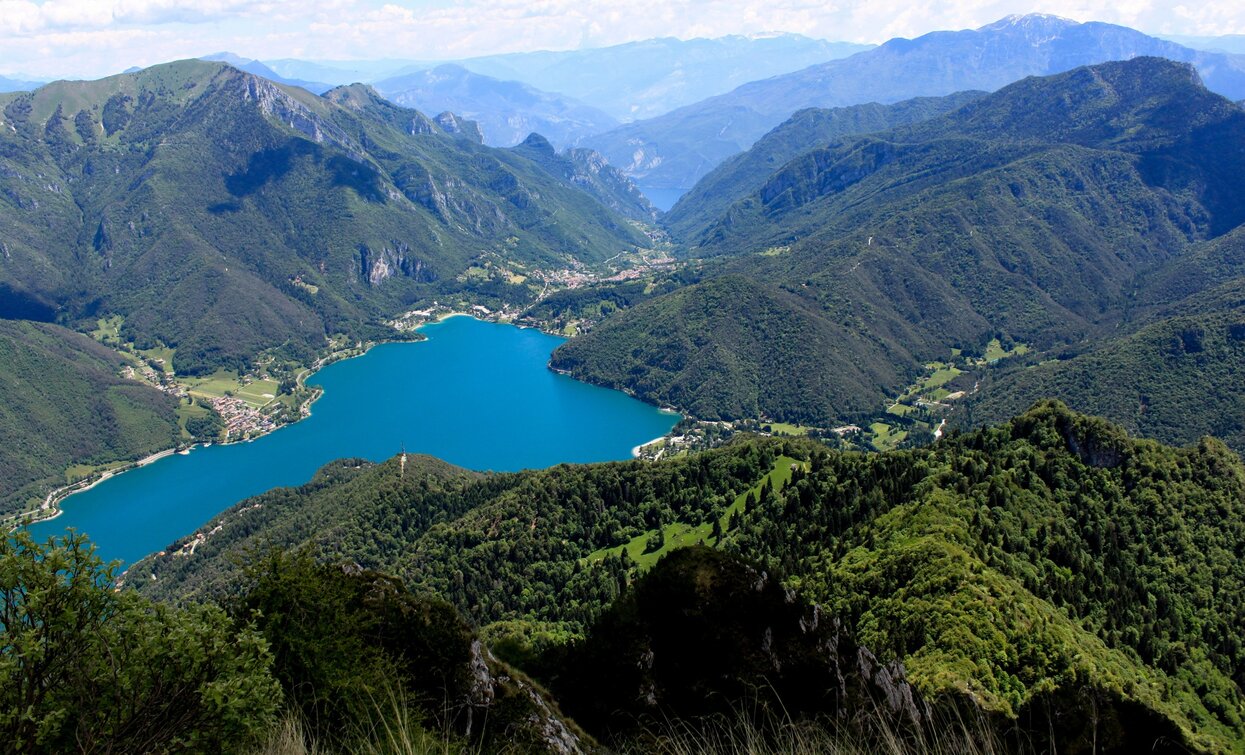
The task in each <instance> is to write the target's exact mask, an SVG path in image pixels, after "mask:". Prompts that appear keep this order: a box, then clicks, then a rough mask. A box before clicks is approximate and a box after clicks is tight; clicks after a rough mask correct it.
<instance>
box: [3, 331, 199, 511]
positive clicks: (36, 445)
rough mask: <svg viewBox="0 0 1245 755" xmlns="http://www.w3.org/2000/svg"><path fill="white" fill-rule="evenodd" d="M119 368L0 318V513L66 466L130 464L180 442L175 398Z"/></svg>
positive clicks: (58, 336) (32, 498) (107, 355)
mask: <svg viewBox="0 0 1245 755" xmlns="http://www.w3.org/2000/svg"><path fill="white" fill-rule="evenodd" d="M125 363H126V362H125V360H124V359H123V358H122V357H121V356H119V355H118V354H117V353H116V352H114V351H112V350H111V349H107V348H105V347H103V346H100V345H99V344H97V343H95V342H94V341H92V340H91V339H89V338H87V337H86V336H83V335H80V334H78V333H73V332H71V331H68V330H65V329H64V328H61V327H58V326H56V325H47V324H43V323H31V322H22V321H14V320H0V396H3V397H4V400H3V401H0V515H7V514H10V513H13V512H14V511H17V510H18V509H24V508H27V507H28V506H29V504H31V503H32V502H37V501H41V500H42V498H43V494H44V492H45V489H46V488H47V487H56V486H58V485H64V484H66V483H67V482H69V480H67V479H66V476H65V469H66V467H68V466H69V465H70V464H72V463H78V464H88V465H97V464H108V463H110V462H119V461H133V460H136V459H139V458H141V457H143V456H147V455H149V454H153V453H156V452H157V451H163V450H165V449H167V448H171V447H173V446H175V445H176V444H177V443H178V442H179V441H181V440H182V439H183V437H184V436H183V435H182V432H181V429H180V428H179V427H178V417H177V410H176V407H177V400H176V399H174V398H172V397H171V396H167V395H165V394H163V393H161V392H160V391H158V390H156V389H154V388H152V387H150V386H148V385H144V384H142V383H138V382H135V381H132V380H125V379H122V378H121V377H120V370H121V367H122V365H123V364H125Z"/></svg>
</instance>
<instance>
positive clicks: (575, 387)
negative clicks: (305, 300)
mask: <svg viewBox="0 0 1245 755" xmlns="http://www.w3.org/2000/svg"><path fill="white" fill-rule="evenodd" d="M420 332H421V333H423V334H424V335H425V336H427V340H426V341H421V342H417V343H392V344H382V345H380V346H377V347H375V348H373V349H371V350H370V351H368V352H367V353H366V354H364V355H363V356H360V357H356V358H354V359H348V360H345V361H341V362H337V363H335V364H331V365H329V366H327V367H325V368H324V369H322V370H320V371H319V372H317V373H316V374H315V375H313V376H312V377H311V378H309V379H308V380H307V382H308V384H310V385H316V386H320V387H321V388H323V389H324V395H323V396H321V397H320V399H319V400H318V401H316V402H315V404H313V405H312V414H311V416H310V417H309V418H307V419H304V420H302V421H301V422H297V423H295V424H293V425H289V426H287V427H284V428H281V429H280V430H277V431H276V432H273V433H270V434H268V435H266V436H264V437H262V438H258V439H256V440H254V441H250V442H247V443H234V444H229V445H214V446H210V447H207V448H202V447H200V448H195V449H194V450H192V451H191V452H190V453H189V454H186V455H173V456H169V457H166V458H163V459H160V460H158V461H156V462H154V463H152V464H149V465H147V466H144V467H140V468H138V469H134V470H132V471H129V472H125V473H123V474H120V475H117V476H116V477H113V478H111V479H109V480H106V481H104V482H102V483H100V484H99V485H96V486H95V487H94V488H91V489H90V490H87V491H84V492H82V493H78V494H76V495H72V496H70V497H69V498H67V499H65V501H63V502H62V504H61V507H62V508H63V509H64V513H62V514H61V515H60V516H59V517H57V518H56V519H52V520H49V521H46V522H41V523H39V524H36V525H33V526H32V527H31V528H30V529H31V532H32V534H33V535H34V536H35V537H36V539H38V540H43V539H46V538H47V537H48V536H50V535H59V534H62V533H63V532H64V530H65V528H67V527H73V528H74V529H76V530H77V531H79V532H84V533H86V534H87V535H88V536H90V538H91V540H92V541H93V542H94V543H95V545H96V547H97V552H98V553H99V555H100V556H101V557H102V558H103V559H104V560H105V561H108V560H111V559H120V560H122V561H123V562H125V563H132V562H134V561H136V560H138V559H139V558H142V557H143V556H145V555H147V554H148V553H151V552H153V551H157V550H161V549H163V548H165V547H166V546H167V545H169V544H170V543H172V542H173V541H174V540H176V539H177V538H179V537H182V536H184V535H187V534H189V533H191V532H192V531H194V530H195V529H196V528H198V527H199V526H200V525H202V524H203V523H205V522H207V521H208V520H209V519H211V518H212V517H213V516H215V515H216V514H218V513H220V512H221V511H223V510H225V509H226V508H228V507H229V506H231V505H233V504H234V503H237V502H238V501H240V500H242V499H244V498H247V497H248V496H252V495H256V494H258V493H262V492H264V491H266V490H270V489H272V488H275V487H280V486H287V485H300V484H302V483H304V482H307V481H308V480H310V479H311V477H312V475H313V474H314V473H315V471H316V470H317V469H319V468H320V467H321V466H323V465H324V464H326V463H328V462H329V461H332V460H334V459H340V458H347V457H360V458H366V459H370V460H372V461H382V460H384V459H387V458H390V457H392V456H394V455H395V454H397V453H399V452H400V451H401V450H402V449H403V448H404V447H405V449H406V451H407V453H422V454H429V455H431V456H436V457H439V458H442V459H445V460H446V461H449V462H451V463H453V464H457V465H459V466H463V467H467V468H469V469H476V470H494V471H515V470H520V469H534V468H543V467H549V466H553V465H555V464H560V463H562V462H575V463H583V462H594V461H610V460H617V459H628V458H630V457H631V453H632V449H633V448H634V447H635V446H638V445H640V444H642V443H645V442H647V441H649V440H652V439H654V438H657V437H660V436H662V435H664V434H666V433H667V432H668V431H669V430H670V428H672V427H673V426H674V424H675V423H676V422H677V421H678V419H679V417H678V415H676V414H672V413H670V412H663V411H659V410H658V409H657V408H656V407H653V406H650V405H648V404H645V403H643V402H641V401H638V400H636V399H633V398H631V397H630V396H627V395H626V394H624V393H621V392H619V391H613V390H609V389H606V388H600V387H597V386H592V385H588V384H586V383H581V382H579V381H578V380H574V379H572V378H569V377H566V376H564V375H559V374H557V373H555V372H553V371H551V370H549V369H548V367H547V364H548V361H549V355H550V354H551V353H552V352H553V350H554V349H555V348H557V346H558V345H559V344H560V343H562V341H563V340H564V339H562V338H558V337H556V336H551V335H548V334H546V333H542V332H540V331H538V330H534V329H530V328H529V329H525V328H517V327H514V326H512V325H499V324H496V323H488V322H482V321H480V320H476V319H473V318H470V317H451V318H448V319H446V320H444V321H442V322H440V323H436V324H432V325H426V326H424V327H423V328H421V329H420Z"/></svg>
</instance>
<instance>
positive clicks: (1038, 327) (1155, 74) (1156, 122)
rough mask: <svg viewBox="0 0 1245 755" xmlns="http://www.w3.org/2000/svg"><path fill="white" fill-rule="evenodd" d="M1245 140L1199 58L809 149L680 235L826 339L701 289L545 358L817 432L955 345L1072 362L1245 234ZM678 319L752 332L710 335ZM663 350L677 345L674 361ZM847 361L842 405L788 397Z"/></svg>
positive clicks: (1150, 64) (611, 322) (1107, 73)
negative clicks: (1154, 282)
mask: <svg viewBox="0 0 1245 755" xmlns="http://www.w3.org/2000/svg"><path fill="white" fill-rule="evenodd" d="M1242 139H1245V112H1243V111H1242V110H1241V109H1240V108H1239V107H1237V106H1236V105H1235V104H1233V103H1231V102H1229V101H1228V100H1226V99H1224V98H1222V97H1220V96H1218V95H1216V94H1213V93H1211V92H1209V91H1207V90H1206V89H1205V88H1204V87H1203V86H1202V85H1201V83H1200V82H1199V81H1198V78H1197V75H1196V73H1195V72H1194V70H1193V68H1192V67H1191V66H1190V65H1187V64H1178V63H1173V62H1170V61H1165V60H1161V59H1157V58H1136V59H1133V60H1131V61H1127V62H1117V63H1106V64H1101V65H1098V66H1091V67H1086V68H1079V69H1075V70H1073V71H1070V72H1067V73H1064V74H1058V75H1055V76H1051V77H1045V78H1028V79H1024V80H1022V81H1019V82H1017V83H1015V84H1012V85H1010V86H1008V87H1005V88H1003V89H1001V90H999V91H998V92H996V93H994V94H991V95H988V96H986V97H982V98H979V99H976V100H974V101H972V102H970V103H969V104H967V105H964V106H963V107H961V108H960V109H958V110H955V111H953V112H951V113H948V114H946V115H944V116H940V117H938V118H934V119H932V120H929V121H925V122H921V123H917V124H913V125H909V126H904V127H899V128H896V129H893V130H891V131H887V132H880V133H875V134H869V135H864V136H857V137H850V138H844V139H841V140H839V141H837V142H832V143H831V144H829V145H828V146H824V147H818V148H815V149H812V150H810V151H809V152H806V153H804V154H802V155H800V156H798V157H796V158H794V159H793V160H791V161H789V162H788V163H786V164H785V165H783V166H782V167H781V168H779V169H778V170H776V171H774V172H772V173H771V174H770V175H769V176H768V177H767V178H766V179H765V181H764V183H763V184H762V185H761V188H760V189H758V190H757V191H755V192H754V193H753V194H751V195H750V196H749V197H747V198H746V199H744V200H741V201H738V202H736V203H735V204H734V205H732V206H731V207H730V208H729V209H728V210H727V211H726V212H725V213H723V214H722V215H721V216H720V217H719V218H718V219H717V220H715V221H713V222H712V223H710V224H709V225H708V226H707V227H704V228H703V229H689V230H687V231H686V234H687V237H688V240H689V241H690V242H691V243H692V244H693V248H692V249H691V250H690V252H691V254H693V255H698V256H702V257H712V258H714V260H715V263H714V265H711V266H707V267H706V275H707V276H712V275H725V274H729V275H740V276H744V277H746V278H748V279H750V280H751V281H754V282H755V283H754V284H752V285H753V286H754V287H764V288H767V289H770V290H772V289H774V288H778V289H781V290H783V291H784V292H785V293H786V294H787V296H784V297H782V298H779V299H771V301H774V302H786V303H785V304H782V307H783V308H784V309H786V310H787V317H788V318H794V317H798V318H799V319H801V320H804V321H812V322H817V323H819V324H818V326H817V327H812V326H811V325H809V324H805V325H804V326H802V327H803V328H804V329H806V330H808V331H809V332H816V333H822V334H825V335H824V337H818V338H816V339H813V340H812V341H811V342H810V343H809V344H808V345H807V347H806V345H805V343H804V342H803V341H802V340H800V339H798V338H783V337H775V336H776V335H778V334H780V333H781V330H773V331H771V330H770V329H768V328H767V327H766V323H767V322H768V320H755V319H754V315H755V313H754V311H753V310H754V309H755V307H754V303H753V299H752V298H751V297H746V296H738V297H730V296H728V297H718V296H714V293H713V292H714V288H713V287H712V286H707V285H703V284H702V285H701V286H699V287H692V288H689V289H686V290H685V291H680V292H675V293H674V294H667V295H665V296H663V297H657V298H654V299H650V300H649V301H647V302H644V303H643V304H641V305H640V306H637V307H635V308H634V309H632V310H630V311H628V312H626V313H624V315H620V316H616V317H611V318H607V319H605V320H604V321H602V322H600V323H599V324H597V325H596V326H595V327H594V328H593V329H592V330H591V331H590V332H588V333H586V334H585V335H582V336H580V337H578V338H575V339H573V340H571V341H569V342H567V343H566V344H563V345H562V346H560V347H559V348H558V350H557V351H555V353H554V355H553V359H552V362H553V364H554V365H555V366H562V367H564V368H567V369H569V370H570V371H571V374H573V375H579V376H581V377H585V378H588V379H591V380H594V381H598V382H601V383H604V384H606V385H617V386H623V387H626V388H629V389H631V390H633V391H635V392H636V393H637V394H638V395H640V396H643V397H645V398H647V399H649V400H650V401H653V402H655V403H661V404H672V405H674V406H676V408H677V407H678V406H679V405H680V403H681V402H683V401H689V402H690V400H691V398H690V397H689V396H688V395H686V394H685V393H683V392H681V391H679V390H678V388H679V386H683V385H694V384H695V380H699V379H702V378H695V379H693V376H694V375H705V374H715V375H720V376H728V375H741V376H747V379H746V380H743V381H741V380H739V379H736V378H730V379H729V380H727V381H726V382H727V384H728V385H731V386H733V389H732V390H731V391H729V392H723V393H714V394H711V395H705V394H700V395H698V396H697V397H696V398H697V403H696V406H697V411H698V412H703V413H704V414H705V416H708V417H714V416H717V417H723V418H727V417H729V418H742V417H744V416H747V415H746V414H744V413H743V411H742V408H743V407H747V409H748V411H754V409H755V410H759V411H760V413H761V415H762V416H764V417H768V418H770V419H774V420H779V421H802V422H804V423H809V422H810V421H812V422H813V423H814V424H821V425H823V426H824V425H826V424H827V423H831V422H838V421H840V420H844V419H849V418H855V415H854V412H856V411H857V408H858V407H861V406H864V405H867V404H868V403H869V402H873V403H874V404H875V405H880V403H881V402H882V401H883V400H884V398H885V397H886V396H895V395H898V393H899V392H900V389H902V388H903V387H904V385H906V384H907V383H908V382H909V381H908V380H906V379H904V378H903V377H900V376H904V375H908V376H912V375H914V374H916V373H919V372H920V370H921V365H923V364H925V363H928V362H931V361H935V360H943V359H946V358H947V357H948V355H949V354H950V353H951V350H952V349H957V348H959V349H965V348H967V349H971V350H980V349H981V348H983V347H984V345H985V344H986V343H987V342H988V341H989V340H990V339H991V338H993V337H995V336H996V335H998V334H1003V335H1004V336H1006V337H1008V338H1010V339H1012V340H1014V341H1017V342H1022V343H1026V344H1029V345H1030V346H1031V347H1034V348H1036V349H1038V350H1047V349H1053V350H1058V349H1061V348H1063V347H1064V346H1066V345H1068V344H1077V343H1080V342H1081V341H1083V340H1085V339H1089V338H1094V337H1098V336H1101V335H1104V334H1108V333H1110V332H1111V331H1112V328H1113V326H1114V325H1115V324H1116V323H1117V322H1118V321H1119V320H1120V319H1121V318H1122V317H1124V315H1125V311H1126V310H1127V309H1128V307H1129V306H1130V304H1129V297H1130V296H1131V295H1132V293H1133V291H1134V289H1135V288H1136V287H1137V285H1138V284H1137V282H1136V280H1135V279H1136V276H1137V274H1138V272H1140V271H1143V270H1149V269H1160V268H1161V267H1162V266H1164V265H1166V264H1168V263H1172V262H1174V261H1176V260H1178V259H1179V258H1181V256H1182V255H1183V254H1185V253H1186V251H1188V250H1189V249H1190V248H1191V245H1193V244H1194V243H1196V242H1199V241H1202V240H1206V239H1213V238H1216V237H1219V236H1222V235H1224V234H1226V233H1228V232H1230V231H1231V230H1232V229H1234V228H1237V227H1238V226H1240V225H1241V224H1242V222H1245V202H1242V199H1241V195H1240V192H1239V191H1238V188H1239V185H1240V179H1239V176H1240V175H1242V174H1243V173H1242V172H1243V171H1245V154H1243V153H1242V152H1241V150H1240V149H1239V146H1238V145H1239V144H1240V143H1241V140H1242ZM682 209H683V210H684V211H685V213H686V215H685V217H693V216H695V215H696V210H695V208H694V207H692V206H686V207H684V208H682ZM667 297H669V298H670V303H669V304H665V303H663V299H665V298H667ZM693 297H698V298H700V299H701V300H702V301H699V302H697V301H695V300H692V299H693ZM710 300H712V301H710ZM672 310H675V311H683V312H694V311H702V310H705V311H708V310H712V311H713V317H714V318H715V319H714V322H722V323H728V322H732V321H738V322H740V323H752V322H754V321H755V322H757V323H758V324H757V326H756V328H755V330H752V331H748V330H743V331H738V330H734V329H730V328H719V327H700V326H699V325H698V322H699V321H697V320H694V319H690V318H672V316H671V311H672ZM772 319H773V321H774V322H781V321H782V320H783V319H786V318H780V317H777V316H773V317H772ZM740 337H743V338H744V339H745V340H743V341H740V340H739V338H740ZM653 343H665V344H683V345H684V346H683V347H682V349H681V350H679V351H676V352H675V353H679V354H681V357H680V358H679V359H677V360H676V359H666V358H664V357H663V356H662V355H660V354H658V353H656V352H655V351H654V350H650V349H649V344H653ZM846 344H851V347H850V348H845V345H846ZM619 355H624V356H623V357H622V358H620V357H619ZM771 365H778V366H779V368H778V369H774V368H772V367H771ZM796 366H798V368H799V370H800V371H791V370H790V368H792V367H796ZM845 367H846V372H845V374H846V375H847V376H848V379H846V380H845V381H844V382H843V383H842V384H840V385H838V386H836V387H835V388H834V389H833V390H831V389H830V388H829V387H828V386H823V387H822V388H820V389H816V390H815V391H814V392H806V393H805V396H804V398H803V400H802V402H801V403H800V404H799V405H798V407H797V405H796V404H793V403H792V402H790V401H788V400H785V399H784V398H783V397H784V396H787V395H789V394H788V391H789V390H791V387H790V384H791V383H793V382H803V384H804V386H805V387H804V388H803V389H802V390H804V391H810V389H814V388H815V386H816V385H817V384H818V381H819V378H818V377H816V376H818V375H824V374H826V373H828V372H829V373H832V372H834V371H837V370H841V369H845ZM855 368H861V369H863V370H865V373H864V374H865V375H866V376H867V377H868V378H871V379H873V380H876V381H877V382H875V383H873V385H872V387H871V388H870V387H868V386H869V380H868V379H861V378H860V377H859V376H860V375H861V373H859V372H855V371H854V369H855ZM810 369H811V370H813V373H812V375H811V376H810V374H809V372H808V371H809V370H810ZM739 399H746V400H747V401H748V402H755V407H754V406H752V405H751V404H749V403H742V404H741V403H740V400H739ZM1189 400H1191V401H1196V400H1197V399H1196V397H1191V398H1190V399H1189ZM788 418H789V419H788Z"/></svg>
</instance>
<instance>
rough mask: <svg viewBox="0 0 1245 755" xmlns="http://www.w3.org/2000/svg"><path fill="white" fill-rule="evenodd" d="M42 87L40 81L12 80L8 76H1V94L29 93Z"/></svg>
mask: <svg viewBox="0 0 1245 755" xmlns="http://www.w3.org/2000/svg"><path fill="white" fill-rule="evenodd" d="M41 86H43V83H42V82H38V81H22V80H21V79H10V78H8V77H7V76H0V92H29V91H30V90H32V89H38V88H39V87H41Z"/></svg>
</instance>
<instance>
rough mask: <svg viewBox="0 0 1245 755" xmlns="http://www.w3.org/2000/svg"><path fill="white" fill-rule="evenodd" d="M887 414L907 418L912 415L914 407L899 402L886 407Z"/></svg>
mask: <svg viewBox="0 0 1245 755" xmlns="http://www.w3.org/2000/svg"><path fill="white" fill-rule="evenodd" d="M886 413H887V414H894V415H895V416H897V417H906V416H908V415H909V414H911V413H912V407H911V406H908V405H907V404H901V403H899V402H898V401H896V402H895V403H893V404H891V405H890V406H888V407H886Z"/></svg>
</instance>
